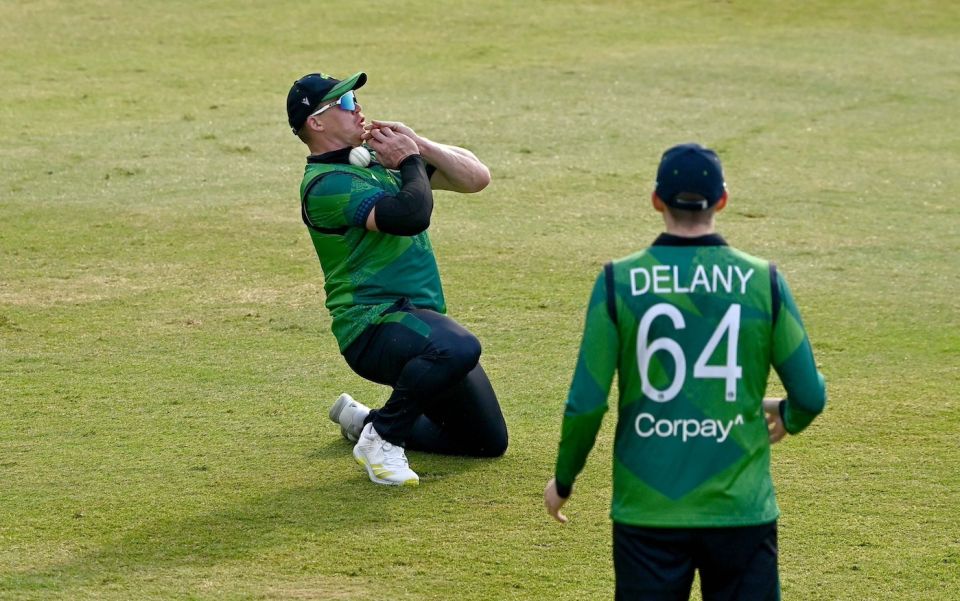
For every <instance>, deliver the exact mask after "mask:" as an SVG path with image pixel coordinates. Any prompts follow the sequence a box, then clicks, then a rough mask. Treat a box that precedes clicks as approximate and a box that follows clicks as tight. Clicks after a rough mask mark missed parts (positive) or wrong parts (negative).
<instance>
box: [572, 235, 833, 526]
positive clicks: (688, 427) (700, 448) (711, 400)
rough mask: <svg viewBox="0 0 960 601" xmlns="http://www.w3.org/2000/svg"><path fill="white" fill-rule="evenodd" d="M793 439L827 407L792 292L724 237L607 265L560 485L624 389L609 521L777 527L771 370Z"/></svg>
mask: <svg viewBox="0 0 960 601" xmlns="http://www.w3.org/2000/svg"><path fill="white" fill-rule="evenodd" d="M771 365H772V366H773V367H774V369H775V370H776V371H777V374H778V375H779V377H780V379H781V381H782V382H783V385H784V388H785V389H786V391H787V400H786V403H785V405H784V407H783V415H784V423H785V426H786V428H787V430H788V431H789V432H791V433H797V432H799V431H800V430H802V429H804V428H805V427H806V426H807V425H808V424H809V423H810V422H811V421H812V420H813V419H814V417H815V416H816V415H817V414H818V413H820V412H821V411H822V410H823V407H824V404H825V402H826V394H825V388H824V380H823V377H822V376H821V375H820V373H819V372H818V371H817V368H816V365H815V364H814V359H813V352H812V350H811V348H810V342H809V340H808V338H807V334H806V331H805V330H804V327H803V323H802V321H801V319H800V313H799V312H798V311H797V307H796V305H795V303H794V301H793V298H792V296H791V295H790V290H789V289H788V288H787V284H786V281H785V280H784V279H783V277H782V276H781V275H780V274H779V273H777V271H776V268H775V267H774V266H773V265H772V264H771V263H769V262H767V261H764V260H762V259H758V258H756V257H752V256H750V255H748V254H746V253H743V252H740V251H738V250H736V249H733V248H731V247H729V246H727V244H726V242H724V240H723V238H721V237H720V236H719V235H710V236H703V237H699V238H680V237H677V236H671V235H668V234H663V235H661V236H660V237H659V238H658V239H657V240H656V242H654V245H653V246H651V247H650V248H648V249H646V250H644V251H641V252H639V253H636V254H633V255H630V256H628V257H625V258H623V259H620V260H617V261H614V262H612V263H610V264H608V265H607V266H606V267H605V268H604V271H603V272H602V273H601V274H600V277H598V279H597V282H596V285H595V286H594V288H593V293H592V295H591V297H590V304H589V308H588V310H587V317H586V326H585V331H584V335H583V341H582V344H581V346H580V355H579V358H578V360H577V366H576V371H575V372H574V376H573V382H572V384H571V386H570V392H569V396H568V398H567V404H566V411H565V413H564V417H563V426H562V434H561V441H560V448H559V452H558V457H557V465H556V479H557V483H558V487H560V488H561V489H565V488H567V487H569V486H572V484H573V482H574V479H575V478H576V476H577V474H579V473H580V470H581V469H582V468H583V465H584V463H585V461H586V458H587V454H588V453H589V452H590V449H591V448H592V447H593V444H594V441H595V439H596V436H597V431H598V430H599V428H600V422H601V420H602V418H603V414H604V413H605V412H606V410H607V396H608V394H609V392H610V385H611V382H612V379H613V373H614V371H615V370H616V371H617V372H618V388H619V391H620V398H619V406H618V420H617V428H616V436H615V440H614V457H613V504H612V510H611V517H612V518H613V520H614V521H616V522H619V523H624V524H630V525H635V526H648V527H680V528H684V527H713V526H749V525H757V524H763V523H768V522H771V521H773V520H775V519H776V518H777V516H778V515H779V509H778V508H777V503H776V499H775V496H774V489H773V482H772V479H771V476H770V443H769V438H768V432H767V425H766V420H765V418H764V415H763V409H762V400H763V397H764V394H765V392H766V388H767V379H768V376H769V373H770V366H771Z"/></svg>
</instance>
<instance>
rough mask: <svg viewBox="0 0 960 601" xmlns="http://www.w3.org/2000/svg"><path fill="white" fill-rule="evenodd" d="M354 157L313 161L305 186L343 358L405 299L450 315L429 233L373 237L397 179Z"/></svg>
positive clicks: (306, 214) (304, 202)
mask: <svg viewBox="0 0 960 601" xmlns="http://www.w3.org/2000/svg"><path fill="white" fill-rule="evenodd" d="M348 153H349V149H345V150H344V151H335V152H333V153H327V154H325V155H321V156H320V157H310V159H308V162H307V166H306V169H305V172H304V174H303V182H302V183H301V184H300V199H301V208H302V213H303V215H302V216H303V219H304V222H305V223H306V224H307V226H308V229H309V232H310V238H311V239H312V240H313V246H314V248H315V249H316V251H317V256H318V257H319V258H320V265H321V267H322V268H323V275H324V283H323V287H324V290H325V291H326V294H327V300H326V305H327V309H328V310H329V311H330V316H331V318H332V320H333V323H332V330H333V334H334V336H335V337H336V338H337V343H338V344H339V347H340V351H341V352H343V351H344V350H345V349H346V348H347V347H348V346H349V345H350V343H351V342H353V341H354V340H355V339H356V338H357V336H359V335H360V333H361V332H363V330H364V329H365V328H366V327H367V326H369V325H371V324H374V323H378V321H379V319H380V317H381V316H380V314H381V313H382V312H383V311H384V310H385V309H387V308H388V307H389V306H390V305H391V304H393V303H394V302H396V301H397V300H398V299H399V298H401V297H406V298H407V299H409V300H410V302H411V303H413V305H415V306H416V307H419V308H423V309H432V310H434V311H437V312H439V313H446V303H445V301H444V298H443V289H442V288H441V285H440V272H439V270H438V269H437V261H436V258H435V257H434V254H433V247H432V245H431V244H430V238H429V236H428V235H427V232H422V233H420V234H417V235H416V236H395V235H392V234H386V233H384V232H373V231H370V230H367V229H366V227H365V225H366V221H367V217H368V216H369V215H370V211H371V210H372V209H373V207H374V205H375V204H376V202H377V201H378V200H379V199H380V198H381V197H383V196H385V195H395V194H397V192H399V190H400V184H401V181H400V175H399V172H397V171H393V170H388V169H386V168H384V167H383V165H380V164H379V163H371V165H370V166H369V167H367V168H360V167H354V166H353V165H350V164H349V163H348V161H347V155H348Z"/></svg>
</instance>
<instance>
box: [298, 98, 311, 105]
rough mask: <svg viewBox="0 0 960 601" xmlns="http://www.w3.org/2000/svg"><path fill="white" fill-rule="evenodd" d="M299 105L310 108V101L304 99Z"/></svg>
mask: <svg viewBox="0 0 960 601" xmlns="http://www.w3.org/2000/svg"><path fill="white" fill-rule="evenodd" d="M300 104H305V105H307V106H310V101H309V100H307V99H306V98H304V99H303V100H301V101H300Z"/></svg>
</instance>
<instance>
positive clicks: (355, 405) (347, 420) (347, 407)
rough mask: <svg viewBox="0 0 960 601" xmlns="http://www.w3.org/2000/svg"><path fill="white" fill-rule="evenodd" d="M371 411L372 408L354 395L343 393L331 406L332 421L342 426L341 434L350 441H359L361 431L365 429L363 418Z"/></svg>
mask: <svg viewBox="0 0 960 601" xmlns="http://www.w3.org/2000/svg"><path fill="white" fill-rule="evenodd" d="M369 413H370V408H369V407H367V406H366V405H364V404H363V403H359V402H357V401H355V400H353V397H352V396H350V395H349V394H347V393H343V394H341V395H340V397H339V398H337V400H336V402H335V403H334V404H333V407H330V413H329V415H330V421H332V422H333V423H335V424H337V425H338V426H340V434H342V435H343V437H344V438H346V439H347V440H349V441H350V442H357V440H359V438H360V431H361V430H363V420H364V419H366V417H367V414H369Z"/></svg>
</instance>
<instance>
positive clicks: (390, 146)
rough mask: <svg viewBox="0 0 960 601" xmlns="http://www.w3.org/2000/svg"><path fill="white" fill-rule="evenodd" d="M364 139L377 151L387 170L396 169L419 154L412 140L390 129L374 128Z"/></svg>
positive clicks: (381, 162)
mask: <svg viewBox="0 0 960 601" xmlns="http://www.w3.org/2000/svg"><path fill="white" fill-rule="evenodd" d="M374 123H376V122H374ZM364 137H365V139H366V142H367V145H368V146H369V147H370V148H372V149H373V150H374V151H376V153H377V160H378V161H380V164H382V165H383V166H384V167H386V168H387V169H396V168H398V167H399V166H400V163H402V162H403V161H404V159H406V158H407V157H409V156H410V155H413V154H419V149H418V148H417V143H416V142H414V141H413V139H412V138H410V137H409V136H406V135H404V134H401V133H397V132H395V131H394V130H393V129H390V128H389V127H383V128H380V127H372V128H370V130H369V131H368V132H367V133H365V134H364Z"/></svg>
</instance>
